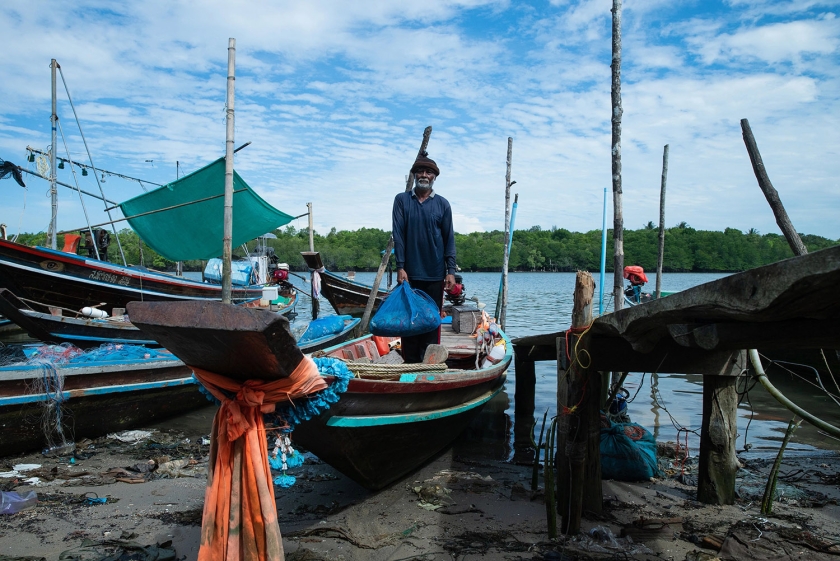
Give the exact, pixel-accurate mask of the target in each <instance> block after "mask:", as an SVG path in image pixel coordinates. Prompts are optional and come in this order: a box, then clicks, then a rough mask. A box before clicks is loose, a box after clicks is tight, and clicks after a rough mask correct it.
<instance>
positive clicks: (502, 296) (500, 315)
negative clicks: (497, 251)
mask: <svg viewBox="0 0 840 561" xmlns="http://www.w3.org/2000/svg"><path fill="white" fill-rule="evenodd" d="M512 156H513V138H511V137H508V147H507V172H506V173H505V243H504V247H503V248H502V252H503V255H502V283H501V285H500V286H499V297H498V300H497V303H496V321H497V322H498V323H499V327H501V328H502V329H504V328H505V306H506V304H507V291H508V284H507V283H508V262H509V259H510V238H511V231H510V186H511V183H510V163H511V158H512Z"/></svg>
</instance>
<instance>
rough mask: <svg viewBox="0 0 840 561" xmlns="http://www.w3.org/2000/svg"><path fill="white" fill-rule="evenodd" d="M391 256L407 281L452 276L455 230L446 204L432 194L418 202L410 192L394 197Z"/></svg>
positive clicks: (439, 278) (435, 279) (442, 199)
mask: <svg viewBox="0 0 840 561" xmlns="http://www.w3.org/2000/svg"><path fill="white" fill-rule="evenodd" d="M392 233H393V236H394V256H395V258H396V261H397V269H405V272H406V274H407V275H408V278H409V281H412V280H422V281H437V280H443V278H444V277H445V276H446V275H447V274H455V230H454V229H453V227H452V207H450V206H449V201H447V200H446V199H444V198H443V197H441V196H440V195H436V194H435V192H434V191H432V193H431V195H429V198H427V199H426V200H425V201H423V202H422V203H421V202H420V201H418V200H417V195H415V194H414V189H412V190H411V191H409V192H407V193H405V192H403V193H400V194H398V195H397V196H396V198H394V210H393V229H392Z"/></svg>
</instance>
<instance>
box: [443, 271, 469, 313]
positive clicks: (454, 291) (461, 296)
mask: <svg viewBox="0 0 840 561" xmlns="http://www.w3.org/2000/svg"><path fill="white" fill-rule="evenodd" d="M445 292H446V294H445V295H444V299H445V300H446V301H447V302H449V303H450V304H452V305H453V306H460V305H461V304H463V303H464V301H465V300H466V298H467V293H466V289H465V288H464V277H462V276H461V275H455V284H454V285H452V288H450V289H449V290H446V291H445Z"/></svg>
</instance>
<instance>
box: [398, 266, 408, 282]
mask: <svg viewBox="0 0 840 561" xmlns="http://www.w3.org/2000/svg"><path fill="white" fill-rule="evenodd" d="M407 280H408V275H407V274H406V272H405V269H397V284H402V283H403V281H407Z"/></svg>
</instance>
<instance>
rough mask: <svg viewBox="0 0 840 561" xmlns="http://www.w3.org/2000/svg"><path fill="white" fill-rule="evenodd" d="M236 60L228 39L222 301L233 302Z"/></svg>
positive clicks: (234, 44) (234, 51)
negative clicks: (231, 275) (231, 267)
mask: <svg viewBox="0 0 840 561" xmlns="http://www.w3.org/2000/svg"><path fill="white" fill-rule="evenodd" d="M235 61H236V39H234V38H230V39H228V78H227V102H226V103H225V105H226V114H227V123H226V125H227V126H226V135H225V136H226V142H225V146H226V150H225V215H224V236H223V238H222V241H223V246H222V302H224V303H225V304H230V302H231V277H230V274H231V270H230V260H231V253H232V250H233V248H232V247H231V246H232V243H233V131H234V127H233V94H234V86H235V83H236V82H234V80H235V77H234V71H235Z"/></svg>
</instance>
